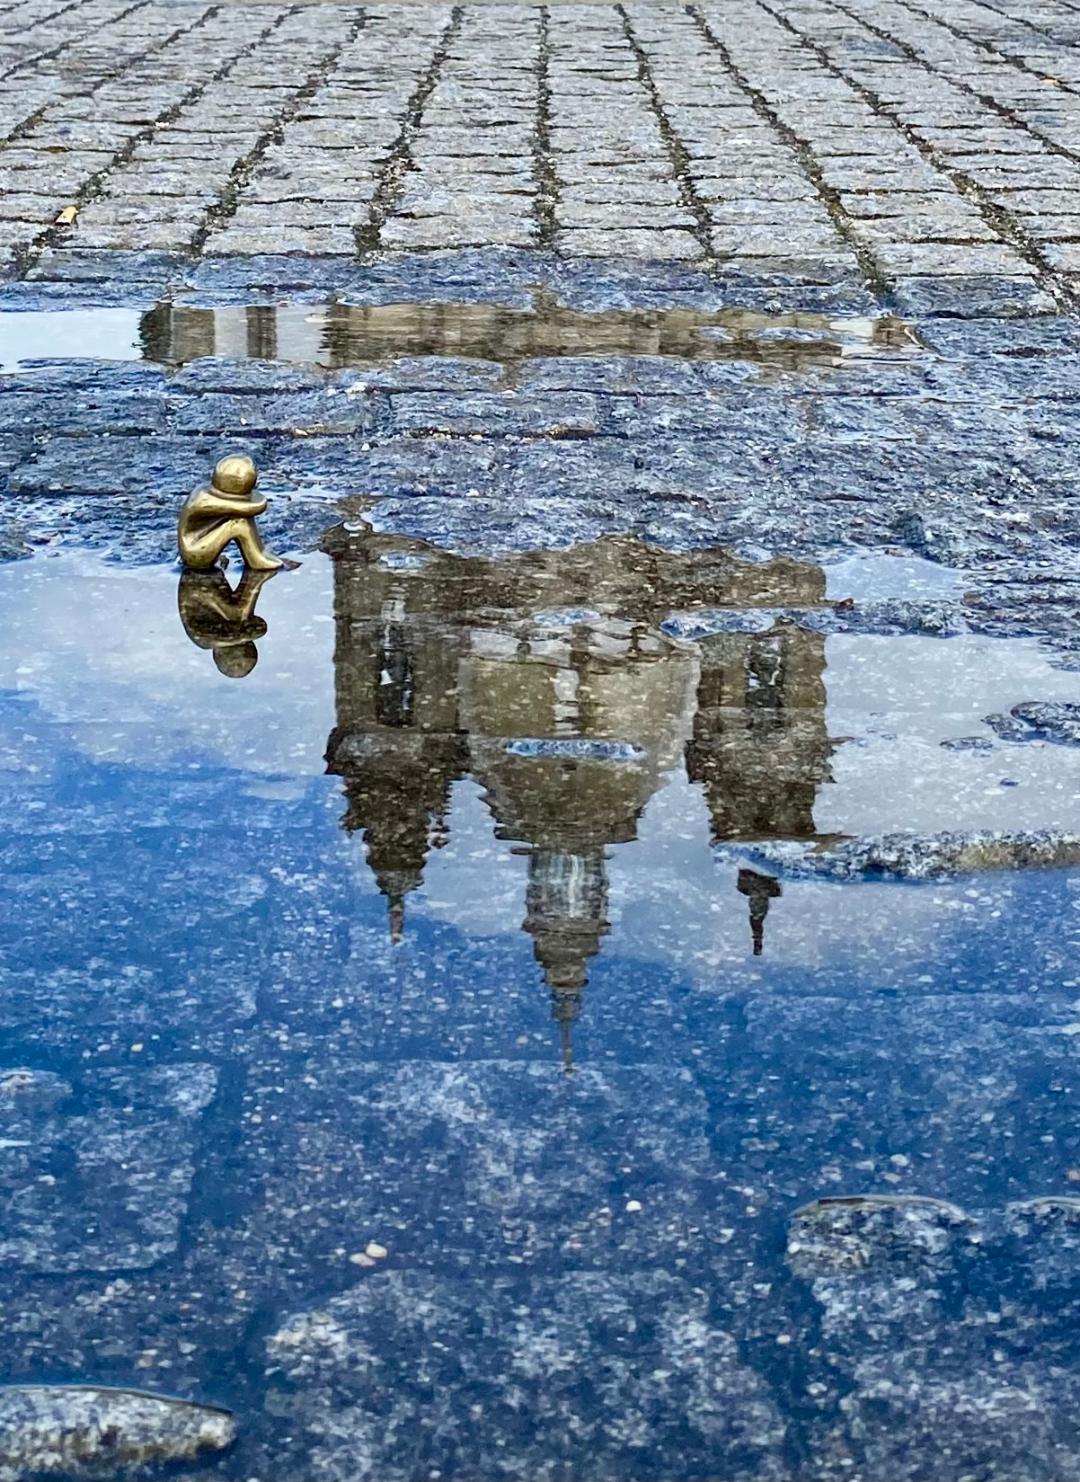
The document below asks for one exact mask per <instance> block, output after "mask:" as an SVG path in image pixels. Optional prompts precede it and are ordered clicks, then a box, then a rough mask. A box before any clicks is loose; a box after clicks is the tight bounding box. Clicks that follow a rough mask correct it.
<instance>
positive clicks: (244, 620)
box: [177, 570, 274, 679]
mask: <svg viewBox="0 0 1080 1482" xmlns="http://www.w3.org/2000/svg"><path fill="white" fill-rule="evenodd" d="M273 575H274V573H273V571H245V572H244V575H243V578H242V579H241V582H240V585H239V586H238V587H237V588H236V589H235V590H234V589H233V588H232V587H231V586H230V585H229V582H228V578H227V577H226V575H225V573H224V572H223V571H218V570H214V571H185V572H184V573H183V575H182V576H181V577H180V588H179V591H178V593H177V601H178V603H179V607H180V621H181V622H182V623H183V625H184V631H185V633H186V634H187V636H188V637H189V638H190V639H191V641H192V643H194V644H195V645H196V646H197V647H198V648H208V649H209V650H210V651H211V653H212V654H213V655H214V663H215V664H216V665H217V666H218V668H219V669H220V670H221V672H222V674H224V675H226V676H227V677H228V678H229V679H243V677H244V675H245V674H250V673H251V671H252V669H254V667H255V665H256V664H257V663H258V662H259V651H258V649H257V648H256V647H255V641H256V639H258V638H262V637H263V636H264V635H265V633H266V623H265V622H264V621H263V619H262V618H261V617H256V615H255V604H256V602H257V601H258V600H259V593H260V592H261V591H262V588H263V585H264V583H265V582H267V581H269V579H270V578H271V577H272V576H273Z"/></svg>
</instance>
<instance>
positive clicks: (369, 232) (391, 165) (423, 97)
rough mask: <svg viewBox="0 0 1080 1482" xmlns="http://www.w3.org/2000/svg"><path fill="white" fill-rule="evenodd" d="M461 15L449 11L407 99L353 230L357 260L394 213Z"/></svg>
mask: <svg viewBox="0 0 1080 1482" xmlns="http://www.w3.org/2000/svg"><path fill="white" fill-rule="evenodd" d="M464 15H465V8H464V6H462V5H455V6H454V8H453V9H452V10H451V12H450V19H449V20H448V21H447V23H446V25H445V26H444V27H443V30H442V34H441V35H440V37H439V40H438V43H437V44H436V47H435V51H434V53H433V54H432V58H431V61H430V62H429V63H428V65H427V68H426V69H425V71H424V73H423V75H422V77H421V78H420V81H419V82H418V83H417V85H416V87H415V88H414V89H413V92H412V95H411V96H410V98H409V101H408V104H407V105H406V108H405V114H404V117H403V119H402V123H401V128H400V129H399V130H398V136H397V138H396V139H395V140H394V142H393V144H392V145H391V146H390V152H389V154H388V155H387V158H386V162H385V164H384V165H383V168H382V170H381V172H380V174H379V183H378V185H377V186H376V187H375V194H374V196H373V197H372V200H371V206H370V207H369V210H368V219H367V222H366V223H365V224H364V225H363V226H358V227H356V229H355V233H356V250H357V254H358V255H359V256H360V257H370V256H371V255H372V254H373V253H376V252H378V250H379V238H380V236H381V234H382V229H383V227H384V226H385V225H386V223H387V221H388V220H389V219H390V217H391V216H392V215H393V214H394V207H395V205H396V204H397V201H398V199H399V197H400V195H401V188H402V177H403V175H404V174H405V171H406V170H407V169H408V168H409V166H410V164H411V162H412V145H413V141H414V140H415V138H416V136H417V134H418V133H419V132H420V126H421V123H422V121H423V117H424V109H425V108H426V107H427V102H428V99H429V98H430V97H431V95H432V93H433V92H434V91H435V88H436V86H437V84H438V81H439V74H440V73H441V72H442V69H443V66H444V65H445V63H446V59H447V57H448V56H449V55H450V48H451V47H452V46H453V44H454V38H455V37H456V36H457V33H458V32H459V31H460V29H461V22H462V20H463V19H464Z"/></svg>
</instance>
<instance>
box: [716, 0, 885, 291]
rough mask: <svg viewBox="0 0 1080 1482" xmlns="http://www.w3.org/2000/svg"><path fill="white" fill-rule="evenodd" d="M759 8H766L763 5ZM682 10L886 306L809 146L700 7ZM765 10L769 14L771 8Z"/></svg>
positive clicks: (879, 280)
mask: <svg viewBox="0 0 1080 1482" xmlns="http://www.w3.org/2000/svg"><path fill="white" fill-rule="evenodd" d="M763 8H764V9H766V10H767V9H768V7H767V6H765V7H763ZM686 11H687V14H688V15H689V16H690V17H691V18H692V19H693V21H694V22H695V24H696V25H697V27H698V29H699V30H700V31H701V34H702V35H703V36H704V37H705V39H706V41H708V43H709V44H710V46H712V47H714V48H715V50H716V52H717V53H718V55H719V56H720V59H721V61H722V62H723V63H724V66H725V67H726V68H727V69H728V71H729V72H730V74H731V76H732V77H733V78H734V79H735V81H736V82H737V83H738V85H739V87H741V88H742V90H743V91H744V92H745V93H746V95H747V96H748V97H749V99H750V102H751V104H752V106H753V108H754V111H755V112H756V113H757V114H758V115H759V116H760V117H761V118H763V119H764V120H765V121H766V123H767V124H768V125H769V127H770V128H771V129H773V130H774V131H775V132H776V133H777V134H778V135H779V136H780V137H781V138H782V139H783V140H784V142H785V143H786V144H787V146H788V148H789V149H790V150H791V151H792V153H793V154H794V155H795V158H796V159H797V160H798V162H799V165H800V167H801V169H802V172H803V174H804V175H805V176H806V178H807V180H808V181H809V182H810V184H811V185H812V186H813V187H814V189H815V191H816V192H817V195H818V198H819V200H820V201H821V203H822V205H823V206H824V207H825V210H826V211H827V212H828V213H829V218H830V220H831V221H832V223H833V225H834V226H835V228H836V230H837V232H838V233H839V235H840V236H841V238H842V239H843V241H844V243H845V244H846V246H847V247H848V248H849V249H850V251H851V252H852V254H853V255H854V257H855V261H856V263H857V264H858V267H859V271H860V272H861V273H862V275H863V278H864V280H865V281H866V282H867V284H869V286H870V289H871V291H872V292H873V294H874V297H875V298H876V299H877V301H878V304H879V306H881V307H882V308H887V307H888V306H889V289H888V284H887V283H886V281H885V278H884V276H883V275H882V272H881V269H880V268H879V267H878V264H877V260H876V258H875V257H874V256H873V254H872V253H871V252H869V251H868V250H867V248H866V246H865V244H864V243H863V242H862V241H861V240H860V238H859V236H858V235H857V233H856V232H855V229H854V227H853V225H852V221H851V218H850V217H849V216H848V214H847V212H846V211H845V210H844V206H843V202H842V201H841V199H840V193H839V191H836V190H834V189H833V188H832V186H830V185H829V184H828V182H827V181H826V180H825V177H824V174H823V172H822V169H821V165H820V164H819V163H818V160H817V157H816V156H815V154H814V152H813V150H812V149H811V148H810V146H809V145H808V144H806V143H805V142H804V141H803V140H802V139H800V138H799V136H798V134H797V133H796V132H795V130H794V129H792V128H790V127H789V126H788V125H787V124H786V123H784V122H783V120H782V119H781V118H780V117H779V116H778V115H777V114H776V113H775V112H774V111H773V109H772V108H771V107H770V105H769V101H768V99H767V98H766V97H765V96H764V94H763V93H761V92H760V91H759V90H758V89H757V88H755V87H754V85H753V83H752V82H751V81H750V79H749V78H748V77H747V76H746V75H745V74H744V73H743V72H741V71H740V69H739V68H738V67H737V66H736V65H735V62H734V59H733V58H732V55H731V53H730V52H729V51H728V49H727V47H726V46H725V45H724V43H723V42H722V41H721V40H720V38H719V36H717V34H716V32H715V31H714V30H713V29H712V27H711V26H710V25H709V22H708V20H707V19H706V17H705V14H704V12H703V11H702V10H701V9H700V7H699V6H697V5H688V6H687V7H686ZM769 13H770V14H772V12H771V11H770V12H769ZM789 29H790V28H789Z"/></svg>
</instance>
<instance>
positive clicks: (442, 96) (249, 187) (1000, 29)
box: [0, 0, 1080, 312]
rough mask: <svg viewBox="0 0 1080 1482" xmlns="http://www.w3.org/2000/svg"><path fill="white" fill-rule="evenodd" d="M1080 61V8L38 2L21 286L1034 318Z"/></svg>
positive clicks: (1059, 244)
mask: <svg viewBox="0 0 1080 1482" xmlns="http://www.w3.org/2000/svg"><path fill="white" fill-rule="evenodd" d="M1078 39H1080V18H1078V13H1077V12H1076V10H1075V8H1070V7H1069V6H1067V5H1066V4H1065V3H1064V0H1044V3H1040V4H1039V5H1037V6H1034V7H1020V6H1019V4H1018V3H1016V0H1013V3H1011V5H1010V4H999V5H996V6H989V5H984V4H980V3H978V0H945V3H944V4H943V5H941V6H938V7H936V8H935V9H934V10H933V11H932V12H931V11H930V10H928V9H926V8H925V7H923V6H920V5H919V4H917V3H915V0H730V3H725V4H724V5H718V4H705V5H702V6H694V5H691V6H690V7H689V8H686V7H684V6H682V5H681V4H678V3H676V0H660V3H658V4H645V3H644V0H631V3H628V4H626V5H624V6H615V5H608V4H603V3H600V4H592V5H567V4H559V3H555V4H551V5H548V6H543V7H542V6H537V5H533V4H502V3H494V4H478V3H466V4H464V5H462V6H460V7H458V8H456V9H451V8H450V7H449V6H446V5H427V4H396V3H377V4H372V5H359V4H340V3H333V0H331V3H327V4H318V5H312V6H296V7H286V6H281V5H278V4H255V3H249V4H237V5H229V6H225V7H220V8H215V7H213V6H212V5H210V4H209V3H206V0H70V3H68V4H59V3H56V0H21V3H17V4H12V5H8V6H6V7H5V8H3V9H0V190H2V191H3V198H2V200H0V223H2V227H0V265H6V272H7V275H8V276H9V277H19V276H23V275H29V276H35V275H38V274H39V266H38V265H39V264H44V263H49V264H51V266H50V268H49V269H48V272H49V276H51V277H56V276H58V275H59V274H60V272H61V270H62V268H63V267H64V265H68V266H70V267H71V269H72V271H73V272H75V273H81V272H83V264H85V262H86V258H85V254H86V253H94V252H105V253H108V252H116V253H133V252H146V251H149V252H156V251H161V252H166V253H172V254H175V255H178V256H180V257H183V258H186V259H189V260H190V259H199V258H206V259H207V260H212V259H227V258H238V257H241V258H242V257H247V256H273V257H275V258H276V257H281V256H283V255H284V256H289V255H292V256H296V257H302V256H311V257H314V258H322V257H326V258H342V259H345V260H348V261H357V262H363V263H370V262H372V261H374V260H376V258H377V257H378V256H379V254H384V253H388V252H390V253H393V252H437V251H446V250H450V251H458V250H463V249H470V248H474V247H478V248H490V247H501V248H503V249H514V250H528V251H539V252H544V253H551V254H553V255H555V256H556V257H557V256H560V255H561V256H564V257H566V258H568V259H572V260H579V259H581V258H588V257H600V258H606V259H613V260H614V259H619V260H623V259H636V260H649V259H655V260H657V261H658V262H667V263H672V264H674V263H677V262H680V261H686V262H695V263H701V264H703V265H704V267H705V268H706V270H707V271H708V272H709V273H711V274H713V275H714V276H716V275H719V276H721V277H724V276H727V277H729V278H733V279H742V278H745V277H746V276H748V275H754V274H757V275H758V276H759V277H760V278H761V279H762V281H774V280H775V279H776V278H777V276H778V275H779V276H782V277H783V278H784V279H785V280H786V281H787V282H789V283H791V284H798V283H804V284H806V285H814V284H822V283H841V282H847V283H850V284H851V285H853V286H854V285H858V284H864V285H867V286H868V287H869V288H870V289H871V291H872V292H873V293H874V294H875V295H876V296H877V298H878V300H879V302H884V301H887V300H888V299H889V298H892V299H893V300H894V301H896V302H910V301H911V296H912V295H913V294H914V295H915V297H916V298H919V297H920V296H922V299H923V300H925V301H929V300H931V299H934V298H935V296H936V298H937V299H938V300H939V301H940V302H941V303H942V304H948V303H950V302H952V299H953V298H954V297H955V294H956V291H957V285H958V282H959V281H960V280H976V279H977V280H980V281H983V280H986V279H996V280H999V290H998V293H997V299H996V300H994V299H993V295H991V302H997V303H998V304H999V305H1002V304H1005V303H1007V302H1008V303H1014V304H1016V305H1017V306H1018V311H1020V312H1028V311H1030V310H1031V309H1033V308H1038V307H1040V306H1041V305H1043V304H1045V303H1053V302H1054V301H1055V300H1056V301H1058V302H1059V303H1060V302H1063V301H1065V300H1069V299H1073V298H1074V297H1075V295H1076V293H1077V275H1078V273H1080V257H1078V244H1080V212H1078V211H1077V208H1076V204H1075V203H1076V199H1077V187H1078V186H1080V62H1078V61H1077V52H1076V43H1077V40H1078ZM66 206H75V207H77V208H78V215H77V219H76V222H75V223H74V224H73V225H69V226H60V225H57V224H55V223H56V217H57V216H58V215H59V213H60V212H61V211H62V210H63V208H64V207H66ZM920 280H928V281H927V282H925V283H922V282H921V281H920Z"/></svg>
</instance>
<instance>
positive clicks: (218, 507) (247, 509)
mask: <svg viewBox="0 0 1080 1482" xmlns="http://www.w3.org/2000/svg"><path fill="white" fill-rule="evenodd" d="M265 509H266V500H265V499H226V498H225V496H224V495H222V494H215V493H214V492H213V491H212V490H211V489H200V491H199V493H198V494H196V495H194V496H193V498H191V499H189V500H188V505H187V512H188V514H193V515H225V516H231V517H232V518H233V519H237V518H240V519H253V518H254V516H255V515H261V514H262V513H263V512H264V511H265Z"/></svg>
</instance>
